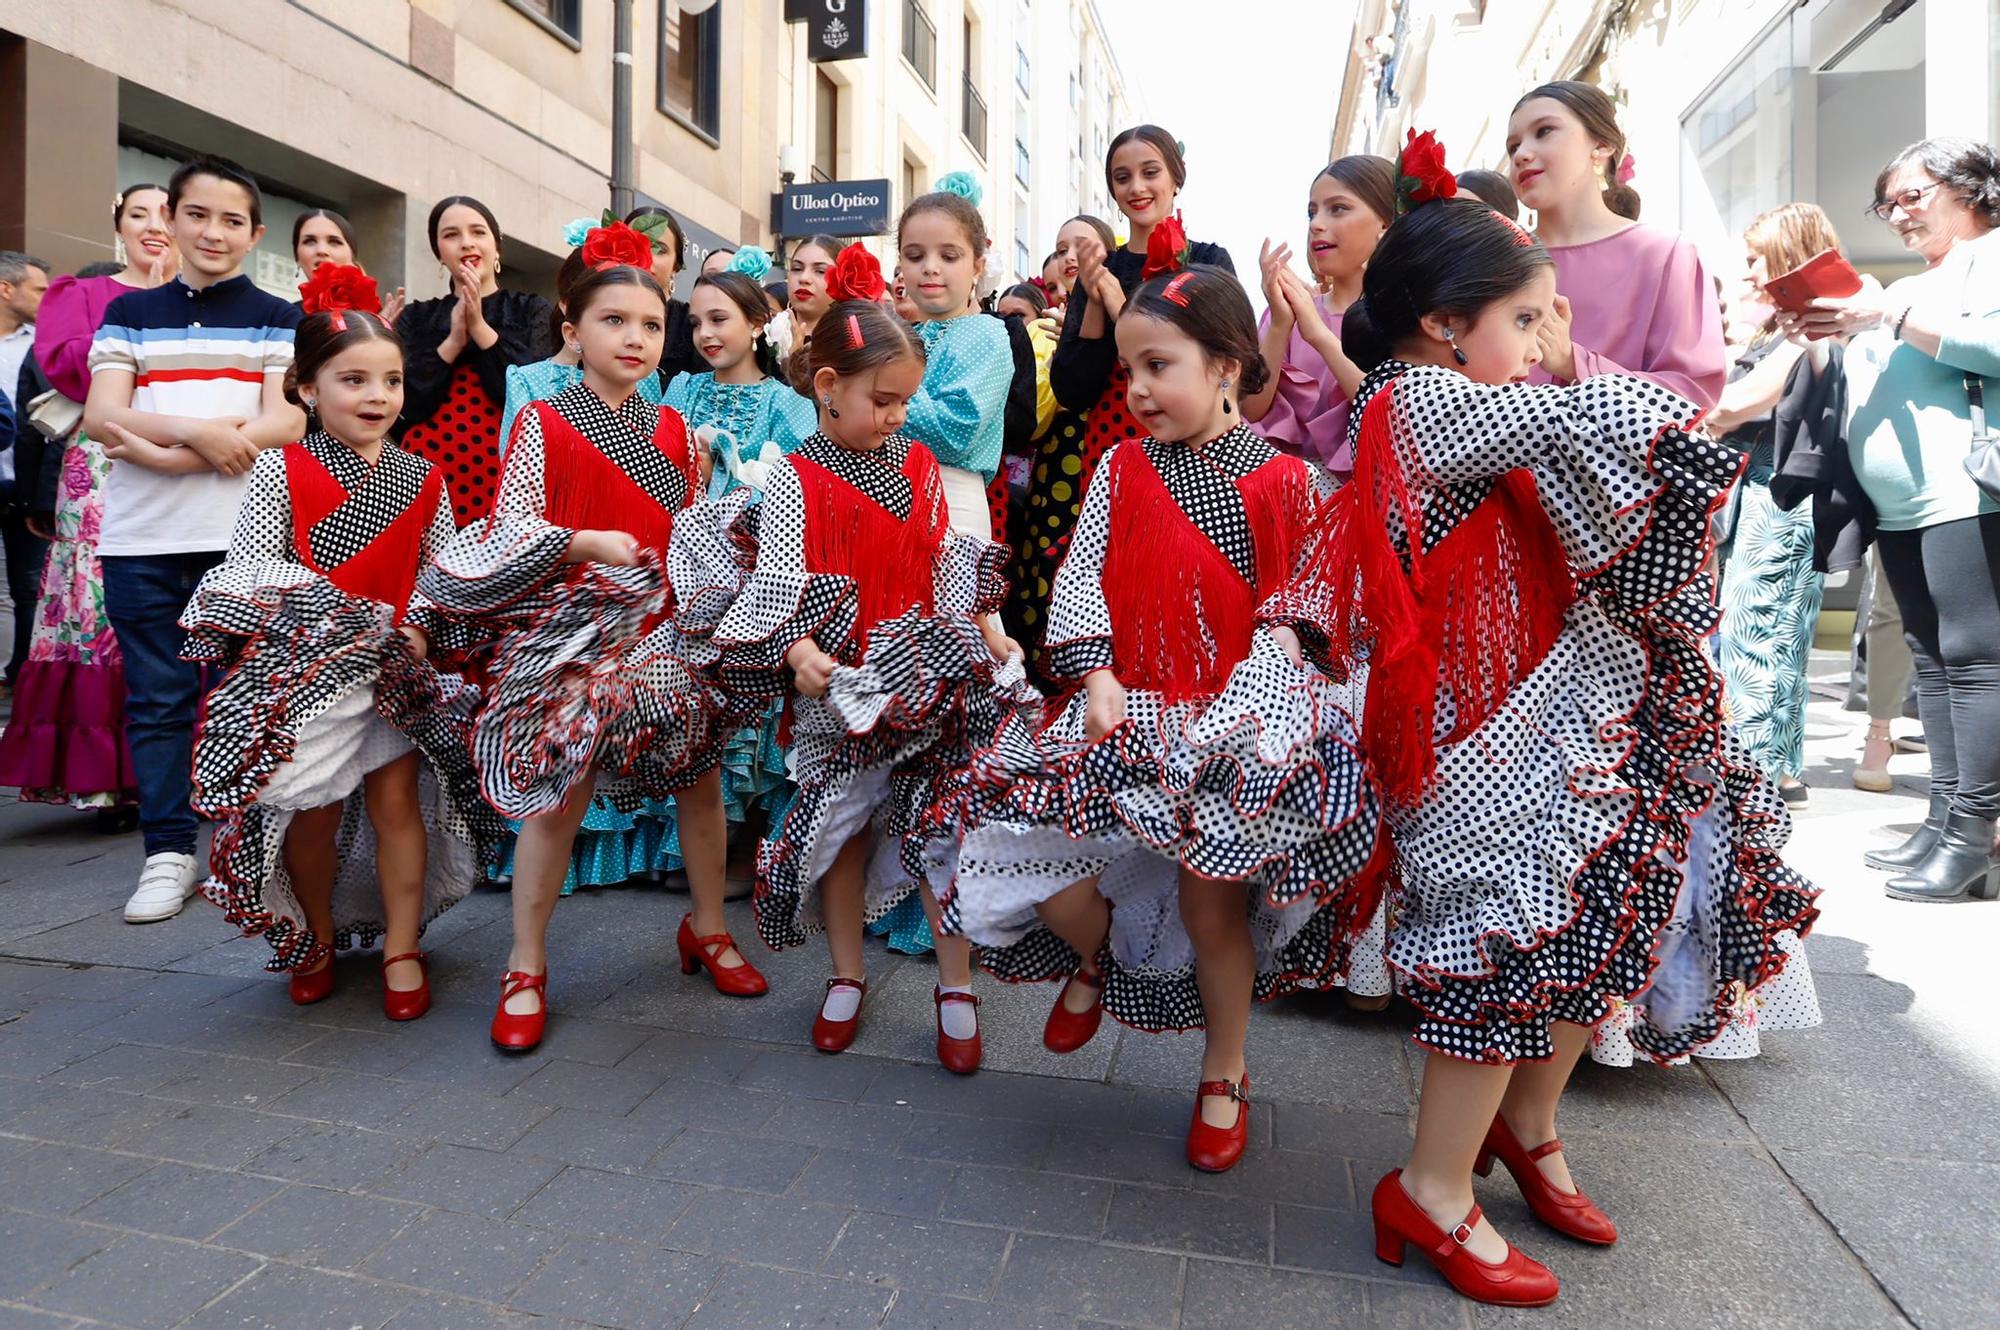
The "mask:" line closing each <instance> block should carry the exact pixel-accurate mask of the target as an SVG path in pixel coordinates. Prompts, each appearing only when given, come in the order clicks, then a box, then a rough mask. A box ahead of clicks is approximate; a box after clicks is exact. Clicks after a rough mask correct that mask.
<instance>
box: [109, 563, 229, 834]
mask: <svg viewBox="0 0 2000 1330" xmlns="http://www.w3.org/2000/svg"><path fill="white" fill-rule="evenodd" d="M102 562H103V564H104V609H105V613H107V614H108V615H109V616H110V618H111V627H112V630H113V631H114V632H116V633H117V634H118V647H119V649H120V650H121V651H123V652H124V654H125V739H126V742H128V743H129V744H131V746H132V766H133V767H134V769H135V770H136V771H137V773H138V777H139V829H140V831H141V832H142V833H144V835H145V839H146V853H147V854H149V855H153V854H163V853H169V852H171V853H175V854H193V853H194V852H195V834H196V832H197V831H198V830H199V829H200V823H199V822H198V821H197V820H196V818H195V815H194V809H193V808H191V807H189V806H188V797H189V795H190V793H191V792H192V791H191V788H190V787H191V784H192V780H193V770H194V717H195V707H196V704H197V703H198V702H199V701H200V699H201V690H202V683H203V679H202V674H203V671H202V670H201V669H200V668H199V667H198V666H195V665H193V664H191V663H189V662H188V661H185V660H182V659H181V642H182V641H183V640H184V639H185V638H186V636H187V634H186V633H184V632H182V631H181V627H180V622H179V620H180V617H181V611H182V610H183V609H185V608H187V603H188V597H190V596H192V595H193V594H194V588H195V584H196V583H198V582H200V581H201V575H202V574H203V573H205V572H207V571H208V570H209V569H211V568H213V567H215V565H217V564H218V563H221V562H222V551H220V550H216V551H214V552H212V553H210V552H207V551H204V552H201V553H198V554H136V555H106V556H104V558H103V560H102Z"/></svg>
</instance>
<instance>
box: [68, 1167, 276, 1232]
mask: <svg viewBox="0 0 2000 1330" xmlns="http://www.w3.org/2000/svg"><path fill="white" fill-rule="evenodd" d="M282 1185H283V1184H281V1183H276V1182H270V1181H266V1180H265V1179H262V1178H252V1177H245V1176H244V1175H243V1174H241V1173H225V1172H222V1171H220V1170H218V1169H213V1168H193V1167H190V1166H189V1165H186V1164H156V1165H154V1166H153V1167H152V1168H150V1169H148V1170H147V1171H146V1172H144V1173H141V1174H140V1175H139V1176H138V1177H136V1178H133V1179H132V1180H131V1181H130V1182H127V1183H125V1184H124V1185H123V1186H121V1187H118V1188H116V1189H115V1190H113V1191H108V1192H106V1193H105V1194H104V1195H102V1196H100V1197H98V1198H97V1199H96V1200H94V1201H92V1202H91V1203H90V1204H89V1205H86V1206H84V1207H83V1208H82V1209H81V1210H78V1211H77V1212H76V1217H77V1218H79V1219H86V1220H89V1221H90V1222H92V1223H95V1224H115V1225H117V1226H118V1227H120V1228H136V1229H138V1230H139V1231H140V1232H142V1233H157V1234H159V1235H160V1236H162V1237H168V1238H192V1239H196V1240H200V1239H202V1238H206V1237H209V1236H210V1235H211V1234H214V1233H215V1232H217V1231H218V1230H220V1229H222V1228H224V1227H226V1226H227V1225H229V1224H231V1223H234V1222H235V1221H236V1220H237V1219H239V1218H241V1217H242V1216H243V1215H244V1214H246V1213H248V1212H249V1211H250V1210H252V1209H254V1208H255V1207H256V1206H258V1205H261V1204H262V1203H263V1202H265V1201H268V1200H269V1199H271V1197H273V1196H275V1195H277V1193H278V1191H279V1189H280V1187H281V1186H282Z"/></svg>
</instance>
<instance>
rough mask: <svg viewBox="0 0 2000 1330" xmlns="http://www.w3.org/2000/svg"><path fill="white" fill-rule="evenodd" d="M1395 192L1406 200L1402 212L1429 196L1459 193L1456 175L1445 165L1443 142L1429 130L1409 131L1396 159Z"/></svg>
mask: <svg viewBox="0 0 2000 1330" xmlns="http://www.w3.org/2000/svg"><path fill="white" fill-rule="evenodd" d="M1396 175H1397V181H1396V186H1397V193H1399V194H1401V195H1402V197H1403V199H1404V200H1405V203H1406V206H1405V208H1404V211H1405V212H1407V211H1409V209H1410V208H1414V207H1415V206H1416V205H1418V204H1419V203H1429V202H1430V201H1431V200H1432V199H1448V198H1453V197H1455V196H1456V195H1457V194H1458V178H1457V177H1456V176H1454V175H1452V173H1451V172H1450V171H1449V170H1447V169H1446V168H1445V164H1444V145H1443V144H1442V143H1439V142H1438V141H1437V135H1435V134H1433V133H1431V131H1429V130H1428V129H1427V130H1425V131H1424V132H1423V133H1421V134H1419V133H1417V131H1416V130H1414V129H1413V130H1411V131H1410V133H1409V139H1408V141H1407V142H1405V143H1404V144H1403V155H1402V157H1401V158H1400V159H1398V161H1397V162H1396Z"/></svg>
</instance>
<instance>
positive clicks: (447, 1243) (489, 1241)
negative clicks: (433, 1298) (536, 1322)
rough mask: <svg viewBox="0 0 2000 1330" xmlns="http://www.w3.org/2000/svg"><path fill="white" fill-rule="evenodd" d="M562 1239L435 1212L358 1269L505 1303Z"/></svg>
mask: <svg viewBox="0 0 2000 1330" xmlns="http://www.w3.org/2000/svg"><path fill="white" fill-rule="evenodd" d="M563 1242H564V1239H563V1238H562V1237H561V1236H560V1235H558V1234H554V1233H549V1232H546V1231H544V1230H542V1229H538V1228H533V1227H530V1226H529V1225H526V1224H511V1223H506V1222H504V1221H498V1220H492V1219H481V1218H478V1217H477V1216H474V1215H457V1214H448V1213H446V1212H444V1211H442V1210H433V1211H431V1212H430V1213H429V1214H427V1215H424V1216H423V1217H422V1218H420V1219H418V1220H417V1221H416V1222H415V1223H413V1224H411V1225H410V1226H409V1227H408V1228H406V1229H404V1230H403V1231H402V1232H401V1233H398V1234H397V1235H396V1236H395V1237H394V1238H393V1239H391V1240H390V1241H388V1242H386V1243H384V1244H383V1245H382V1246H381V1247H379V1248H377V1249H376V1251H375V1254H374V1255H372V1256H370V1257H369V1258H368V1259H367V1260H365V1261H363V1262H362V1263H361V1267H360V1269H361V1273H362V1274H365V1275H372V1276H374V1277H375V1278H377V1279H386V1280H390V1281H392V1282H394V1283H398V1284H409V1285H413V1286H415V1287H417V1288H427V1289H433V1290H435V1291H437V1292H440V1293H458V1294H462V1295H465V1296H467V1297H476V1298H484V1299H488V1300H490V1301H493V1302H505V1301H506V1300H507V1295H508V1294H510V1293H512V1292H513V1291H514V1290H515V1289H516V1288H519V1287H520V1286H521V1284H523V1283H524V1282H526V1280H527V1279H528V1277H529V1276H530V1275H532V1274H534V1273H535V1271H536V1270H537V1269H538V1268H539V1267H540V1265H541V1263H542V1261H543V1260H544V1259H545V1258H546V1257H547V1256H548V1255H549V1254H550V1253H552V1252H554V1251H555V1250H556V1249H557V1248H558V1247H560V1246H562V1245H563Z"/></svg>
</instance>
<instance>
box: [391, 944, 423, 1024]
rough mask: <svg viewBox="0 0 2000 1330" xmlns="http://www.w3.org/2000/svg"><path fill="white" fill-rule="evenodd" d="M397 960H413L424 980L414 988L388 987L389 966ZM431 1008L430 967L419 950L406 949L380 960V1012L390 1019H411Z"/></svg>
mask: <svg viewBox="0 0 2000 1330" xmlns="http://www.w3.org/2000/svg"><path fill="white" fill-rule="evenodd" d="M398 961H415V962H416V963H417V968H418V969H419V970H421V971H422V972H423V976H424V981H423V982H422V983H420V984H418V985H417V986H416V987H415V988H406V989H396V988H391V987H389V967H390V966H392V965H394V964H396V963H397V962H398ZM430 1009H431V967H430V963H429V961H428V960H426V959H425V957H424V953H422V952H421V951H406V952H404V953H403V954H402V955H400V956H387V957H384V958H383V960H382V1014H383V1015H384V1016H387V1017H388V1018H389V1019H390V1020H392V1021H413V1020H415V1019H416V1018H417V1017H419V1016H421V1015H423V1014H424V1013H425V1012H427V1011H429V1010H430Z"/></svg>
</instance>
